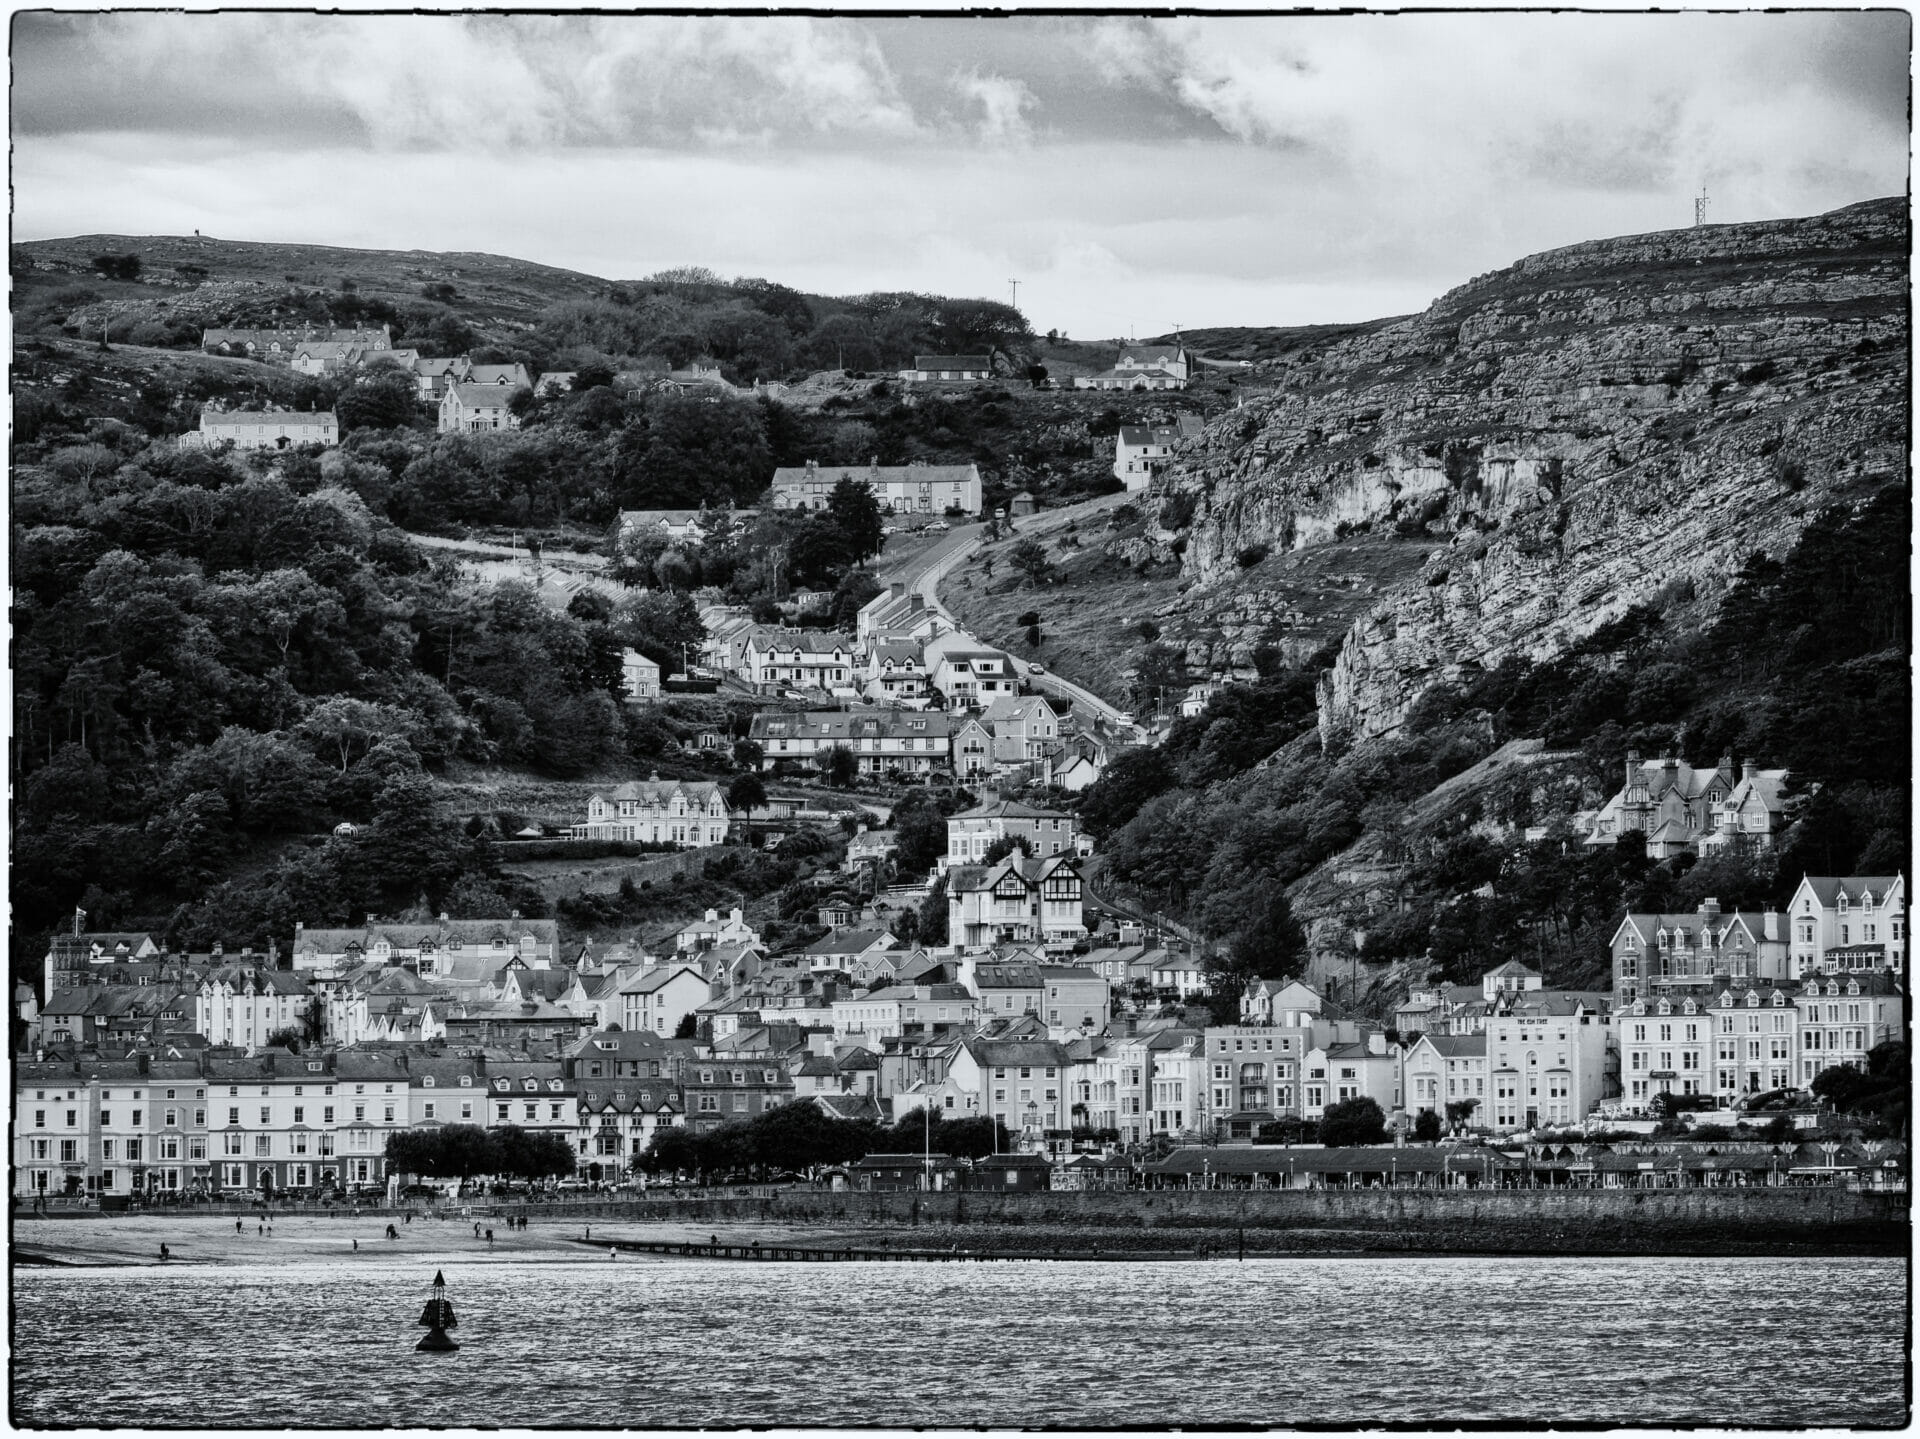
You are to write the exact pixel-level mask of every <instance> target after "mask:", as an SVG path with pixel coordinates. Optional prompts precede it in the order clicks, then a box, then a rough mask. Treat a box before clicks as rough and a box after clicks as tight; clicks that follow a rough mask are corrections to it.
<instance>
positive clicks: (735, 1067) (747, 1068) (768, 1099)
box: [681, 1056, 793, 1134]
mask: <svg viewBox="0 0 1920 1439" xmlns="http://www.w3.org/2000/svg"><path fill="white" fill-rule="evenodd" d="M681 1087H682V1092H683V1094H684V1095H685V1099H686V1105H687V1122H688V1123H689V1124H691V1125H692V1126H693V1127H694V1129H695V1130H696V1131H698V1132H699V1133H701V1134H705V1133H707V1132H708V1131H709V1130H714V1129H718V1128H719V1127H720V1126H721V1125H723V1124H726V1123H729V1122H730V1121H733V1120H736V1119H754V1118H757V1117H758V1116H759V1115H762V1114H765V1113H766V1112H767V1111H768V1110H769V1109H774V1108H777V1107H778V1106H780V1105H782V1104H785V1103H786V1102H787V1101H788V1100H790V1099H792V1098H793V1081H792V1080H791V1079H790V1078H788V1076H787V1071H786V1067H785V1066H784V1065H783V1064H781V1063H780V1062H779V1061H778V1060H776V1059H773V1058H772V1057H770V1056H766V1057H762V1056H752V1057H743V1058H736V1059H732V1060H720V1059H712V1060H695V1061H693V1062H691V1063H690V1064H688V1065H687V1067H686V1071H685V1078H684V1080H683V1081H682V1086H681Z"/></svg>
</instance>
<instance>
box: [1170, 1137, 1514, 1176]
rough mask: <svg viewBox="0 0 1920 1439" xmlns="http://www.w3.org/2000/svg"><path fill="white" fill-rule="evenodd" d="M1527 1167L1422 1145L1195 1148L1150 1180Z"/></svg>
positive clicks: (1481, 1153) (1477, 1152) (1179, 1153)
mask: <svg viewBox="0 0 1920 1439" xmlns="http://www.w3.org/2000/svg"><path fill="white" fill-rule="evenodd" d="M1519 1167H1524V1163H1523V1161H1517V1160H1513V1159H1510V1158H1508V1157H1507V1156H1506V1155H1504V1154H1500V1153H1498V1152H1496V1151H1493V1150H1488V1149H1467V1150H1461V1149H1444V1148H1425V1147H1423V1146H1419V1145H1401V1146H1394V1145H1391V1144H1382V1145H1371V1146H1369V1145H1356V1146H1349V1147H1344V1148H1338V1149H1320V1148H1317V1147H1313V1146H1309V1145H1254V1146H1253V1147H1251V1148H1248V1149H1239V1148H1229V1147H1225V1146H1222V1147H1219V1148H1208V1147H1203V1146H1200V1145H1189V1146H1186V1147H1183V1148H1180V1149H1176V1150H1174V1151H1173V1153H1171V1154H1169V1155H1168V1156H1167V1157H1166V1158H1165V1159H1163V1160H1161V1161H1160V1162H1159V1163H1158V1164H1149V1165H1146V1166H1145V1168H1146V1171H1147V1172H1148V1173H1149V1174H1199V1173H1202V1172H1203V1171H1210V1172H1212V1173H1214V1174H1287V1173H1294V1174H1350V1173H1366V1174H1388V1173H1395V1172H1399V1173H1408V1174H1412V1173H1420V1172H1429V1171H1430V1172H1433V1173H1439V1172H1441V1171H1442V1170H1447V1171H1451V1172H1454V1173H1461V1174H1475V1173H1480V1172H1483V1171H1487V1172H1490V1171H1494V1170H1504V1169H1511V1168H1519Z"/></svg>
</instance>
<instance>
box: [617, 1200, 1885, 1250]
mask: <svg viewBox="0 0 1920 1439" xmlns="http://www.w3.org/2000/svg"><path fill="white" fill-rule="evenodd" d="M1903 1201H1904V1196H1899V1195H1884V1194H1861V1193H1854V1192H1852V1191H1849V1190H1844V1189H1825V1188H1818V1189H1815V1188H1804V1189H1802V1188H1777V1189H1775V1188H1752V1189H1699V1190H1644V1191H1633V1190H1545V1189H1538V1190H1478V1189H1463V1190H1450V1191H1433V1190H1411V1189H1408V1190H1358V1191H1346V1190H1292V1191H1290V1190H1272V1191H1245V1190H1240V1191H1234V1190H1212V1191H1208V1190H1192V1191H1189V1190H1174V1189H1169V1190H1155V1191H1090V1192H1084V1193H1046V1194H993V1193H980V1192H977V1191H960V1192H953V1193H940V1194H918V1193H913V1192H904V1193H843V1194H832V1193H821V1192H815V1191H810V1190H789V1191H782V1192H780V1193H777V1194H775V1195H773V1196H771V1197H765V1198H728V1199H682V1200H649V1201H647V1202H646V1203H645V1204H642V1205H639V1206H636V1207H635V1209H634V1210H633V1217H636V1218H641V1219H645V1218H655V1219H663V1220H664V1219H674V1220H691V1221H697V1222H723V1221H729V1220H736V1221H755V1222H762V1223H765V1222H770V1221H771V1222H784V1223H793V1224H816V1225H846V1226H856V1227H868V1226H884V1227H898V1226H902V1225H906V1226H910V1227H917V1228H921V1229H925V1228H927V1227H933V1228H935V1229H947V1228H952V1229H954V1230H955V1231H956V1232H957V1231H958V1230H959V1229H961V1228H966V1229H970V1230H971V1229H979V1230H986V1231H990V1234H987V1233H982V1234H980V1235H979V1236H977V1237H975V1238H974V1239H972V1240H970V1241H968V1242H971V1243H973V1244H976V1245H990V1246H992V1247H996V1248H1032V1249H1045V1248H1048V1247H1050V1246H1053V1245H1057V1244H1060V1243H1062V1242H1063V1241H1066V1240H1068V1239H1071V1240H1073V1241H1076V1242H1080V1243H1098V1244H1106V1245H1111V1246H1114V1247H1121V1248H1127V1249H1153V1250H1184V1249H1191V1248H1192V1247H1193V1246H1194V1245H1195V1244H1197V1243H1201V1242H1205V1243H1208V1244H1210V1245H1214V1246H1218V1245H1221V1244H1237V1243H1238V1240H1239V1232H1240V1230H1241V1229H1242V1228H1243V1227H1244V1229H1245V1231H1246V1243H1247V1247H1248V1249H1249V1250H1252V1251H1261V1252H1269V1253H1271V1252H1288V1251H1298V1252H1324V1251H1329V1250H1347V1251H1351V1250H1375V1251H1377V1250H1388V1251H1392V1250H1416V1251H1424V1252H1442V1253H1488V1254H1493V1253H1512V1252H1528V1253H1620V1254H1638V1253H1648V1254H1654V1253H1669V1254H1671V1253H1721V1252H1725V1253H1747V1252H1769V1253H1782V1252H1791V1251H1796V1250H1798V1251H1805V1252H1821V1251H1828V1252H1831V1251H1839V1252H1876V1253H1877V1252H1893V1251H1901V1252H1904V1250H1905V1248H1906V1247H1907V1243H1908V1212H1907V1208H1906V1205H1905V1203H1904V1202H1903Z"/></svg>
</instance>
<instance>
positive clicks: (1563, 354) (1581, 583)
mask: <svg viewBox="0 0 1920 1439" xmlns="http://www.w3.org/2000/svg"><path fill="white" fill-rule="evenodd" d="M1907 250H1908V234H1907V227H1906V219H1905V210H1904V206H1903V205H1902V204H1900V203H1898V202H1895V201H1879V202H1873V203H1870V204H1863V205H1855V206H1851V207H1849V208H1847V209H1844V210H1840V211H1836V212H1834V213H1833V214H1831V215H1826V216H1820V217H1816V218H1813V219H1808V220H1795V221H1781V222H1776V223H1769V224H1757V225H1738V226H1706V227H1702V228H1699V229H1694V230H1678V231H1671V232H1667V233H1664V234H1659V235H1647V236H1637V237H1632V238H1629V239H1624V240H1610V241H1601V242H1595V243H1592V244H1587V245H1579V246H1574V247H1572V248H1570V249H1566V250H1558V251H1554V252H1551V253H1549V254H1545V255H1539V256H1534V257H1532V258H1530V259H1528V260H1524V261H1522V262H1520V263H1519V264H1517V265H1514V266H1512V267H1511V268H1509V269H1507V270H1504V271H1501V272H1498V273H1497V274H1494V275H1489V276H1484V277H1482V278H1480V279H1478V280H1475V281H1473V282H1471V283H1469V284H1467V285H1464V286H1462V287H1460V288H1459V289H1457V290H1455V291H1453V292H1451V293H1450V294H1447V295H1445V296H1443V297H1441V299H1440V300H1438V301H1436V302H1435V304H1434V305H1433V306H1432V308H1431V309H1429V310H1428V311H1427V312H1426V313H1425V314H1423V315H1420V316H1416V317H1414V318H1412V319H1409V320H1404V321H1400V322H1397V323H1394V324H1391V325H1387V326H1384V327H1381V328H1379V329H1377V330H1373V331H1371V332H1365V333H1361V334H1357V335H1355V336H1353V337H1351V338H1347V339H1343V340H1335V341H1334V342H1333V343H1331V344H1330V345H1328V346H1326V347H1325V348H1324V349H1316V350H1313V351H1310V352H1307V353H1304V354H1301V355H1299V356H1297V357H1290V358H1287V359H1283V360H1280V361H1275V362H1268V363H1266V364H1264V365H1262V366H1261V367H1260V368H1259V370H1258V375H1259V378H1260V379H1263V380H1266V381H1268V382H1269V383H1270V384H1271V386H1272V388H1271V390H1270V391H1269V392H1268V393H1267V394H1266V395H1263V396H1261V395H1255V396H1249V398H1248V401H1247V404H1246V406H1245V409H1244V410H1243V411H1241V412H1238V413H1236V414H1234V415H1233V416H1231V417H1229V418H1227V419H1224V420H1221V421H1218V422H1216V423H1214V424H1213V425H1212V426H1210V427H1209V429H1208V431H1207V433H1206V435H1205V436H1204V437H1203V438H1202V439H1200V440H1198V441H1196V442H1195V443H1194V444H1193V445H1192V446H1191V447H1190V449H1189V450H1188V451H1187V452H1186V453H1184V454H1182V455H1180V456H1179V457H1178V461H1177V463H1176V464H1175V465H1174V466H1173V467H1172V469H1171V470H1170V472H1169V474H1168V475H1167V476H1166V477H1165V480H1164V484H1163V492H1164V493H1165V494H1167V495H1169V496H1176V497H1184V500H1185V502H1187V503H1190V504H1191V505H1192V521H1191V530H1190V532H1189V534H1188V535H1187V543H1186V546H1185V554H1184V557H1183V568H1184V573H1185V574H1187V575H1188V576H1190V577H1191V578H1193V579H1194V580H1196V581H1197V582H1198V583H1197V585H1196V587H1195V588H1193V589H1192V590H1190V591H1189V592H1188V594H1187V597H1186V602H1185V605H1184V609H1185V610H1186V612H1187V616H1186V624H1185V626H1175V627H1170V633H1172V634H1175V635H1180V634H1184V633H1186V632H1187V630H1188V629H1192V630H1194V631H1196V632H1197V631H1199V630H1202V629H1204V628H1205V627H1206V624H1207V620H1208V618H1209V615H1210V612H1212V611H1214V610H1216V609H1217V608H1219V596H1220V594H1221V592H1222V591H1223V590H1228V591H1231V592H1232V593H1234V594H1235V595H1236V596H1247V595H1248V592H1249V589H1250V584H1249V581H1250V580H1256V579H1258V578H1259V577H1261V576H1263V575H1264V574H1265V573H1266V572H1267V570H1266V569H1262V570H1261V571H1260V572H1259V573H1258V574H1257V575H1255V576H1248V575H1246V574H1244V573H1243V572H1242V568H1241V566H1242V561H1241V559H1240V557H1241V556H1242V555H1244V554H1246V553H1247V552H1248V551H1249V549H1250V548H1252V547H1257V546H1264V547H1266V548H1267V549H1268V550H1269V551H1270V552H1271V554H1272V555H1273V556H1275V557H1276V558H1278V557H1282V556H1285V555H1287V554H1289V553H1292V552H1296V551H1300V550H1303V549H1306V548H1309V547H1312V546H1316V545H1323V544H1328V543H1334V542H1337V541H1339V540H1341V539H1343V538H1345V537H1346V536H1347V535H1349V534H1351V533H1353V532H1354V531H1356V530H1371V531H1375V532H1381V531H1386V532H1392V533H1396V534H1407V533H1412V534H1413V535H1415V536H1419V537H1424V536H1428V535H1437V536H1440V537H1443V538H1445V539H1447V540H1448V541H1449V542H1450V545H1451V550H1452V552H1451V553H1450V554H1448V555H1445V556H1436V557H1435V558H1433V559H1432V560H1431V561H1429V562H1428V563H1427V564H1426V565H1425V566H1424V567H1423V568H1421V569H1420V571H1419V573H1418V574H1417V575H1414V576H1409V577H1407V578H1406V579H1403V580H1402V581H1400V582H1399V583H1398V584H1396V585H1395V586H1393V587H1392V589H1391V590H1390V591H1389V592H1387V593H1386V594H1383V595H1381V596H1380V597H1378V598H1377V599H1376V601H1375V603H1374V604H1373V605H1372V606H1371V607H1370V608H1369V610H1368V612H1367V614H1366V615H1365V617H1364V618H1363V620H1362V621H1361V622H1360V623H1359V624H1357V625H1355V626H1354V627H1353V628H1352V629H1350V630H1349V631H1348V633H1347V636H1346V639H1345V641H1344V643H1343V645H1342V648H1341V653H1340V657H1339V660H1338V662H1337V663H1336V665H1335V667H1334V670H1333V673H1332V675H1331V676H1330V677H1329V681H1328V683H1327V686H1326V692H1325V696H1324V702H1323V707H1322V723H1323V725H1324V727H1325V728H1326V729H1327V730H1329V731H1335V730H1343V731H1352V732H1353V733H1354V734H1356V735H1358V736H1368V735H1382V734H1390V733H1392V732H1393V731H1394V730H1395V729H1396V728H1397V727H1398V725H1399V723H1400V721H1401V719H1402V718H1403V717H1404V716H1405V714H1406V711H1407V709H1408V707H1409V706H1410V705H1411V704H1412V703H1413V701H1414V700H1415V699H1416V698H1417V697H1418V695H1419V694H1420V692H1421V690H1422V689H1423V688H1424V687H1425V686H1426V685H1427V684H1429V683H1431V682H1432V681H1433V680H1434V679H1436V678H1438V677H1439V676H1440V675H1441V674H1442V673H1444V672H1446V671H1447V670H1448V667H1449V666H1454V665H1463V666H1473V665H1478V666H1480V667H1481V668H1491V667H1492V666H1493V665H1495V664H1497V663H1498V662H1499V661H1500V659H1501V658H1502V657H1503V656H1504V655H1506V654H1507V653H1509V652H1514V651H1516V650H1517V651H1519V652H1522V653H1525V654H1527V655H1529V656H1530V657H1533V658H1545V657H1547V656H1550V655H1552V654H1554V653H1556V652H1557V651H1559V650H1561V649H1563V648H1565V647H1566V646H1567V645H1569V644H1570V643H1572V642H1574V641H1576V640H1578V639H1579V638H1581V637H1583V636H1584V635H1586V634H1589V633H1591V632H1592V631H1594V630H1595V629H1597V628H1599V627H1600V626H1601V625H1603V624H1606V623H1607V622H1609V621H1612V620H1616V619H1618V618H1619V617H1620V616H1621V615H1623V614H1625V613H1626V612H1627V611H1628V610H1630V609H1631V608H1632V607H1633V606H1635V605H1636V604H1640V603H1644V602H1646V601H1648V600H1650V599H1651V598H1652V597H1653V596H1654V595H1655V594H1656V593H1657V592H1660V591H1662V590H1669V591H1680V590H1687V591H1690V592H1691V594H1692V595H1694V596H1695V597H1697V598H1698V599H1699V600H1701V601H1711V600H1712V599H1714V598H1716V597H1717V596H1719V595H1721V594H1723V593H1724V592H1725V590H1726V588H1727V586H1728V585H1729V584H1730V583H1731V581H1732V578H1733V575H1734V574H1735V572H1736V571H1737V570H1738V568H1739V566H1740V564H1741V562H1742V561H1743V560H1744V559H1745V558H1746V557H1747V555H1748V554H1750V553H1751V552H1753V551H1754V550H1756V549H1759V550H1766V551H1768V552H1769V553H1774V554H1777V553H1779V552H1780V551H1781V550H1782V549H1784V548H1785V547H1786V546H1788V545H1790V544H1791V543H1792V541H1793V538H1794V537H1795V535H1797V534H1798V533H1799V531H1800V529H1801V528H1802V527H1803V526H1804V525H1805V524H1806V522H1807V519H1808V517H1809V516H1811V515H1812V514H1814V513H1815V512H1816V511H1817V510H1818V508H1819V506H1820V505H1821V503H1822V502H1824V501H1825V500H1827V499H1828V498H1830V497H1834V496H1837V495H1841V494H1847V493H1856V494H1864V493H1868V492H1870V491H1871V490H1872V489H1873V488H1875V487H1877V486H1878V485H1879V484H1881V483H1884V482H1886V481H1887V480H1891V479H1895V478H1898V477H1900V476H1901V475H1903V474H1904V472H1905V457H1906V451H1907V434H1906V427H1905V424H1904V413H1905V403H1906V393H1907V386H1908V380H1909V374H1908V367H1907V362H1906V347H1907V322H1906V316H1905V311H1904V300H1905V295H1906V287H1907ZM1266 564H1267V567H1269V568H1273V567H1276V566H1275V561H1274V560H1268V561H1267V562H1266ZM1252 597H1253V598H1256V599H1257V598H1259V596H1258V592H1257V589H1255V590H1254V594H1253V596H1252ZM1241 608H1242V611H1243V613H1242V615H1241V617H1240V619H1239V621H1238V622H1237V623H1236V624H1235V625H1234V626H1233V627H1232V628H1231V629H1230V630H1229V632H1228V633H1227V634H1226V635H1225V636H1223V637H1222V642H1221V643H1219V644H1216V646H1215V652H1214V654H1213V655H1212V656H1211V658H1212V659H1213V662H1215V663H1218V662H1220V661H1222V660H1226V659H1229V658H1238V659H1240V660H1241V661H1242V662H1244V655H1245V652H1246V651H1247V650H1248V649H1249V648H1250V647H1251V645H1252V644H1253V643H1257V642H1258V641H1259V640H1260V639H1261V638H1266V637H1268V636H1267V635H1266V634H1265V633H1263V625H1264V626H1265V627H1267V628H1269V629H1277V627H1278V626H1279V625H1280V624H1281V623H1282V615H1281V613H1280V612H1279V606H1278V604H1275V605H1272V606H1269V607H1267V608H1266V610H1265V612H1264V613H1263V612H1262V611H1261V607H1260V606H1259V605H1258V604H1254V605H1246V604H1244V603H1243V604H1242V607H1241ZM1222 650H1224V651H1225V652H1224V653H1223V652H1222ZM1236 651H1237V653H1236Z"/></svg>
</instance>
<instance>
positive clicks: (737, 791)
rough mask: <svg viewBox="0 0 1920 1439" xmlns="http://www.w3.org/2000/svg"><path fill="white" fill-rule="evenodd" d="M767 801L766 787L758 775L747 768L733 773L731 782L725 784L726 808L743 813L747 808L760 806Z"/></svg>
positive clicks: (753, 808) (751, 808)
mask: <svg viewBox="0 0 1920 1439" xmlns="http://www.w3.org/2000/svg"><path fill="white" fill-rule="evenodd" d="M766 802H767V787H766V786H765V785H763V784H761V783H760V776H759V775H757V774H755V773H754V772H753V771H751V770H749V771H747V773H745V774H742V775H735V776H734V779H733V783H732V784H730V785H728V786H727V808H728V809H732V810H738V811H740V812H741V813H742V814H745V813H746V812H747V811H749V810H756V809H759V808H761V807H762V806H763V805H765V804H766Z"/></svg>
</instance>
